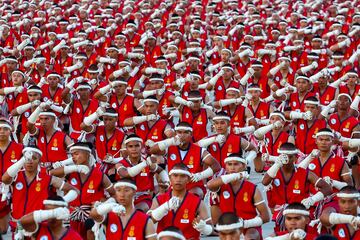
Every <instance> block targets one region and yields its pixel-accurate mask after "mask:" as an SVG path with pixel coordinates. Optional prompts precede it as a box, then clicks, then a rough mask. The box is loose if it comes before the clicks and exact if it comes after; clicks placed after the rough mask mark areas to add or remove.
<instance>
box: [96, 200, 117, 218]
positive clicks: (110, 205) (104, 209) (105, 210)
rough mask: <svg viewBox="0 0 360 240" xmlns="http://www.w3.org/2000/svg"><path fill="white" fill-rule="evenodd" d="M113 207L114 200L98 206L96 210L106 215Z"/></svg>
mask: <svg viewBox="0 0 360 240" xmlns="http://www.w3.org/2000/svg"><path fill="white" fill-rule="evenodd" d="M113 207H114V203H113V202H105V203H102V204H100V205H99V206H97V207H96V211H97V213H98V214H99V215H101V216H106V215H107V214H108V213H109V212H111V211H112V209H113Z"/></svg>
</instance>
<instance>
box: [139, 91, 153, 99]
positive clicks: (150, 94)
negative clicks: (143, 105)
mask: <svg viewBox="0 0 360 240" xmlns="http://www.w3.org/2000/svg"><path fill="white" fill-rule="evenodd" d="M155 94H156V90H148V91H143V93H142V95H143V97H144V98H147V97H149V96H152V95H155Z"/></svg>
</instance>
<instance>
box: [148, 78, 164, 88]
mask: <svg viewBox="0 0 360 240" xmlns="http://www.w3.org/2000/svg"><path fill="white" fill-rule="evenodd" d="M163 86H164V82H163V81H158V80H151V82H150V89H151V90H155V89H160V88H162V87H163Z"/></svg>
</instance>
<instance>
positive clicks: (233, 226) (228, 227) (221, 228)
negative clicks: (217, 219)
mask: <svg viewBox="0 0 360 240" xmlns="http://www.w3.org/2000/svg"><path fill="white" fill-rule="evenodd" d="M242 227H243V224H242V223H240V222H238V223H232V224H227V225H219V224H216V227H215V229H216V230H217V231H218V232H220V231H228V230H235V229H239V228H242Z"/></svg>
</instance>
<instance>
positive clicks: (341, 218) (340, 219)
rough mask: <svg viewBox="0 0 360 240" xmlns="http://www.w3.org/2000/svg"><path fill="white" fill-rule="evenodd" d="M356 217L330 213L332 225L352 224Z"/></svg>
mask: <svg viewBox="0 0 360 240" xmlns="http://www.w3.org/2000/svg"><path fill="white" fill-rule="evenodd" d="M354 218H355V216H352V215H347V214H341V213H330V215H329V222H330V223H331V224H332V225H336V224H343V223H351V222H352V221H353V220H354Z"/></svg>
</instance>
